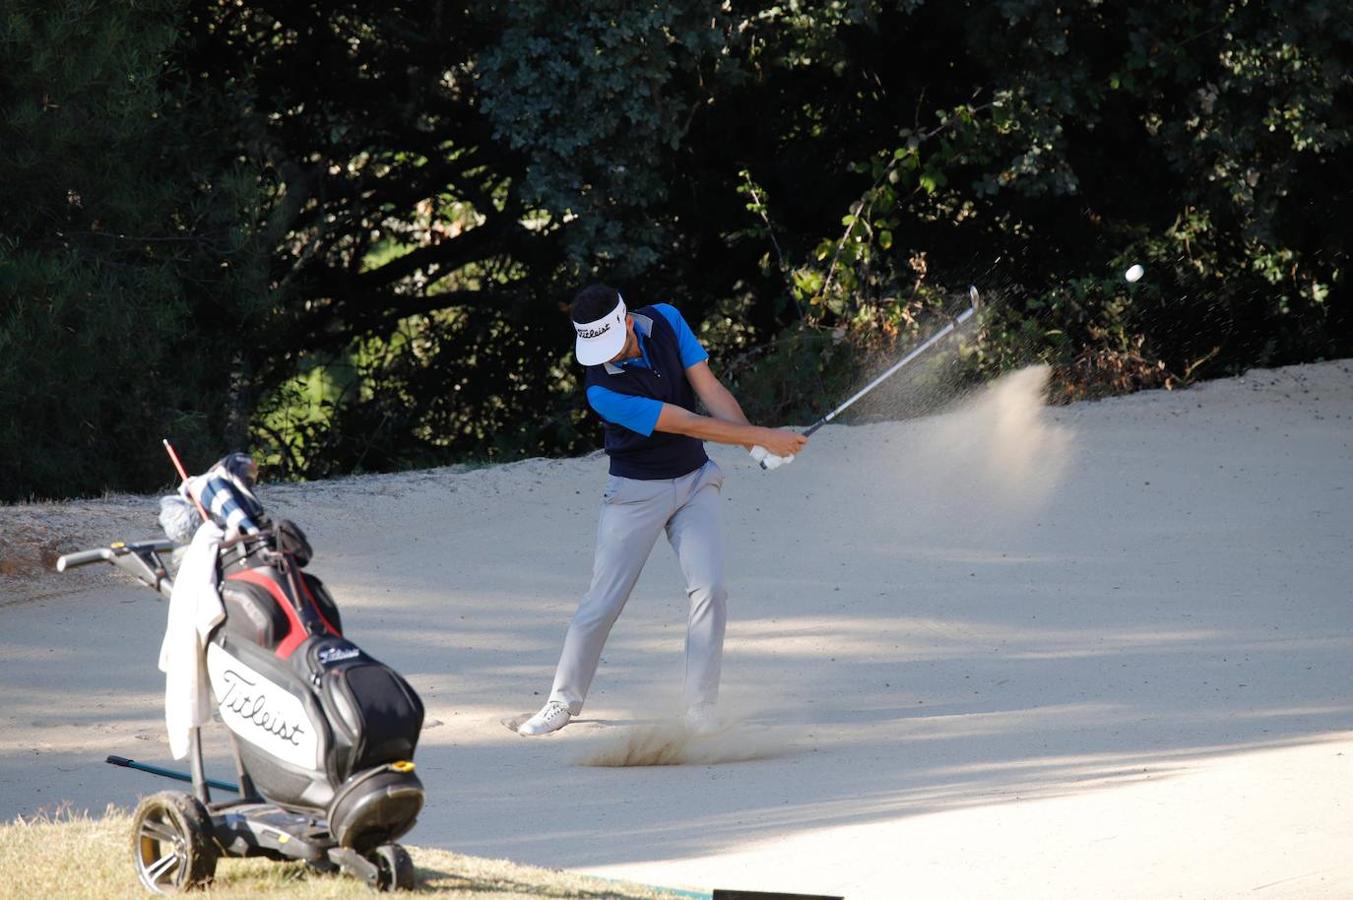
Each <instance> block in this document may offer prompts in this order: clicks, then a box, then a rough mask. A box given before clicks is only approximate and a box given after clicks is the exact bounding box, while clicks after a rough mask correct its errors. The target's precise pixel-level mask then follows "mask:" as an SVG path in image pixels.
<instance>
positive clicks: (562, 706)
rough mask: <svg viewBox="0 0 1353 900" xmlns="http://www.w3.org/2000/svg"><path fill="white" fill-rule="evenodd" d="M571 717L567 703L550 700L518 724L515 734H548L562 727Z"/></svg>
mask: <svg viewBox="0 0 1353 900" xmlns="http://www.w3.org/2000/svg"><path fill="white" fill-rule="evenodd" d="M572 718H573V716H571V715H569V711H568V704H567V703H563V702H561V701H559V700H551V701H550V702H549V703H546V704H545V705H544V706H542V707H541V708H540V712H538V713H536V714H535V715H534V716H532V717H531V718H529V719H527V720H526V721H525V722H522V723H521V724H520V725H518V726H517V734H525V735H537V734H549V733H550V732H552V731H558V730H559V729H560V728H563V727H564V726H565V725H567V724H568V722H569V719H572Z"/></svg>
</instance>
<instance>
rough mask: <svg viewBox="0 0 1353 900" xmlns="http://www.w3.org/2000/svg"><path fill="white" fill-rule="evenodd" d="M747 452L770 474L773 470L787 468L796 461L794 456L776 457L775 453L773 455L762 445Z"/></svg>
mask: <svg viewBox="0 0 1353 900" xmlns="http://www.w3.org/2000/svg"><path fill="white" fill-rule="evenodd" d="M747 452H748V453H750V454H751V455H752V459H754V460H756V461H757V462H759V463H761V468H763V469H765V470H766V471H768V472H769V471H770V470H771V469H778V468H780V467H781V466H787V465H789V464H790V463H792V462H793V461H794V457H793V456H776V455H775V454H774V453H771V452H770V451H769V450H767V449H766V448H765V447H762V446H761V445H760V444H757V445H756V446H755V447H753V448H752V449H750V450H748V451H747Z"/></svg>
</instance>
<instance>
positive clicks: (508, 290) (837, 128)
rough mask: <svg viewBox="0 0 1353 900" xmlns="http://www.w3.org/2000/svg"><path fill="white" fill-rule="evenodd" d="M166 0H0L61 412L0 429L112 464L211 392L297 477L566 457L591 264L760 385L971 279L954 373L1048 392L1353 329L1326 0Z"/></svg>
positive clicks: (788, 395) (1345, 195)
mask: <svg viewBox="0 0 1353 900" xmlns="http://www.w3.org/2000/svg"><path fill="white" fill-rule="evenodd" d="M182 2H183V3H184V4H185V5H184V6H183V10H184V12H183V14H182V15H179V16H176V15H175V10H176V9H177V7H174V6H173V5H169V4H165V5H163V6H160V5H156V4H151V5H150V6H146V5H138V6H137V7H136V10H135V17H136V26H137V27H136V28H133V27H132V15H133V13H132V12H131V11H129V10H125V9H123V8H121V7H116V8H109V9H104V8H102V7H98V6H95V5H89V4H78V3H73V2H68V3H64V4H58V6H57V7H56V8H55V9H54V11H52V12H50V13H49V12H46V11H45V8H44V12H43V13H41V14H39V13H38V12H32V11H30V12H27V13H25V14H22V15H18V16H13V15H11V16H9V17H8V19H7V20H6V22H7V24H6V25H5V28H6V31H5V34H6V35H7V37H6V38H5V40H6V45H5V47H6V55H5V57H4V61H3V62H0V66H3V68H2V69H0V72H2V73H3V79H4V87H5V88H6V92H5V94H4V95H3V99H0V104H4V109H5V110H6V115H5V119H4V120H3V121H2V122H0V128H3V129H5V130H4V132H3V136H4V138H5V143H4V146H3V147H0V167H3V168H0V178H3V184H4V186H5V188H6V189H7V190H8V189H9V188H10V186H11V185H13V186H14V190H15V191H16V192H18V193H15V194H13V195H12V196H14V197H17V198H19V199H20V200H21V201H22V202H20V203H18V204H16V205H17V206H22V207H23V208H24V209H23V211H22V212H21V213H20V214H19V215H18V216H16V217H11V219H10V221H7V222H5V223H3V225H0V228H3V229H4V244H3V245H0V253H3V254H5V255H4V257H3V261H4V262H5V263H6V266H5V269H4V274H3V275H0V278H3V279H5V280H4V282H3V283H4V285H5V291H6V293H5V297H6V298H23V299H22V304H18V305H16V304H15V303H14V301H13V300H10V301H9V302H8V305H7V307H6V309H5V311H4V315H5V316H6V318H5V319H4V320H3V321H4V322H5V326H4V327H5V329H6V330H5V331H3V332H0V334H3V335H5V336H6V337H5V338H4V340H7V341H9V344H8V345H7V346H9V347H13V346H16V345H18V346H21V347H22V348H23V349H22V352H19V353H17V354H16V353H14V352H13V351H11V352H9V353H7V354H6V359H5V362H4V363H0V365H5V366H8V368H7V369H5V370H4V371H5V372H6V373H7V374H6V375H5V376H4V377H5V378H6V379H11V380H8V381H3V382H0V384H3V385H9V384H12V383H15V382H14V381H13V379H15V378H18V377H19V375H17V374H15V373H25V372H27V373H32V372H35V371H38V370H42V371H44V372H49V373H50V374H44V375H43V376H42V377H41V380H40V381H39V382H37V383H41V384H44V385H46V384H51V385H54V386H57V387H56V388H55V389H54V392H55V391H60V390H71V391H73V392H74V393H77V394H79V395H80V402H81V403H83V404H84V405H85V411H83V412H81V413H80V414H79V415H62V416H60V417H57V414H56V413H54V412H53V411H52V409H51V408H50V407H46V406H42V405H41V404H39V403H36V402H33V403H30V404H29V405H28V406H25V407H24V411H23V412H22V414H20V413H18V412H16V413H15V414H13V415H11V416H10V417H9V418H10V422H9V423H5V424H6V427H9V428H10V431H9V432H7V433H8V434H9V435H10V437H8V438H6V440H9V441H10V443H9V444H6V445H5V446H6V447H9V446H17V445H18V444H20V443H22V441H21V440H20V438H19V437H16V435H19V434H20V431H19V430H18V429H23V430H24V433H28V430H29V428H30V426H29V425H26V424H25V425H14V424H12V423H13V422H27V421H30V420H31V421H35V422H42V421H45V420H43V419H42V418H41V417H42V416H47V417H49V418H53V419H54V422H53V424H51V425H50V426H48V425H43V426H41V427H40V429H39V430H40V431H41V433H43V434H46V433H48V432H50V433H51V434H52V435H54V436H55V437H53V438H52V439H51V443H50V445H47V446H44V449H43V452H44V453H45V455H46V456H49V457H51V458H53V459H54V458H56V457H55V456H54V455H53V454H52V453H51V452H50V451H51V449H52V448H72V450H71V452H72V453H73V454H79V455H80V458H81V459H82V460H85V459H86V458H90V459H93V460H94V461H93V463H91V467H92V468H95V469H97V468H98V466H101V465H105V464H104V463H102V462H101V461H100V460H101V459H104V458H106V459H108V460H110V462H108V463H107V464H106V467H105V470H106V471H110V472H111V471H112V470H113V469H114V467H115V466H114V463H113V462H111V460H114V459H116V460H117V463H116V465H117V466H123V465H125V464H126V462H127V460H128V459H130V458H132V457H134V454H133V453H132V452H131V451H130V450H129V449H127V446H126V442H130V441H132V440H133V439H137V440H140V439H142V436H141V435H137V434H135V433H136V432H137V431H138V430H140V429H144V428H145V427H146V425H145V424H144V423H146V422H150V421H153V422H155V423H156V427H157V428H163V427H166V426H165V425H164V424H163V423H164V422H165V421H169V422H171V423H172V422H173V421H174V418H175V416H177V417H178V418H179V419H182V420H183V421H184V422H190V423H196V424H195V425H192V426H191V428H190V427H189V426H188V425H182V426H180V429H181V430H182V429H188V430H190V431H191V432H192V433H193V434H198V435H201V436H202V437H203V439H204V440H210V439H219V438H217V436H219V435H222V434H224V433H225V427H226V426H225V424H224V420H225V410H226V408H227V407H229V408H233V409H237V410H239V411H240V412H241V413H242V414H244V415H246V416H247V418H248V421H249V424H250V435H251V437H252V441H253V448H254V449H256V450H259V451H260V452H261V453H262V454H263V455H265V456H266V457H267V458H268V461H269V462H270V464H271V465H272V467H273V469H274V472H275V473H277V472H280V473H282V474H285V475H293V476H303V477H313V476H319V475H325V474H330V473H336V472H347V471H354V470H358V469H371V470H380V469H390V468H398V467H403V466H409V465H422V464H433V463H440V462H450V461H455V460H458V459H465V458H508V457H512V456H519V455H524V454H541V453H559V452H572V451H577V450H580V449H584V448H587V447H590V446H593V445H594V443H595V441H596V439H597V429H596V427H595V423H594V422H593V421H592V420H591V419H590V418H589V417H588V415H587V414H586V413H585V410H584V407H583V404H582V402H581V398H580V397H579V393H578V391H577V381H578V374H579V373H578V370H577V367H576V365H575V364H574V363H573V360H572V357H571V353H570V346H571V335H572V332H571V329H570V327H569V324H568V321H567V317H566V315H565V312H564V308H565V306H566V303H567V301H568V299H569V298H570V296H571V295H572V294H573V293H574V291H575V290H576V289H577V288H578V287H579V286H580V284H582V283H584V282H586V281H588V280H592V279H603V280H607V281H610V282H611V283H614V284H616V285H617V286H618V287H620V288H621V289H622V291H624V293H625V294H626V296H627V298H629V299H630V300H632V301H638V302H651V301H656V300H670V301H673V302H675V303H677V304H678V305H679V306H681V308H682V309H683V311H684V312H685V313H686V315H687V317H688V318H689V319H690V320H691V321H692V322H693V323H696V324H697V327H698V328H699V329H700V333H701V337H702V338H703V339H704V340H705V341H706V343H707V344H708V345H709V346H710V348H711V349H712V351H713V352H714V355H715V364H716V367H717V368H718V369H719V370H720V371H721V372H723V373H725V374H726V375H728V376H730V377H731V378H733V379H734V380H735V381H736V383H737V388H738V391H739V393H740V395H741V396H743V397H744V399H745V400H746V401H747V403H746V404H745V405H747V406H748V407H749V411H750V412H752V413H753V414H754V415H755V416H757V417H764V418H769V419H774V420H781V421H783V420H785V419H787V418H792V419H798V420H802V419H806V418H808V417H810V416H812V415H814V414H816V413H820V412H822V411H823V410H822V408H821V405H822V404H824V403H828V402H829V401H830V398H831V397H833V396H834V395H837V394H840V393H842V392H843V391H845V389H846V388H847V387H848V386H849V385H850V384H851V382H852V381H854V380H856V379H857V378H858V376H859V372H860V369H861V368H862V367H866V368H867V367H868V366H869V365H870V364H871V361H872V360H873V359H874V358H875V357H876V356H877V355H879V354H882V355H895V353H896V351H897V349H898V347H899V346H901V345H903V344H906V343H909V342H910V341H912V340H913V339H915V338H916V337H917V336H918V335H919V334H920V333H922V332H924V331H926V330H928V329H929V328H930V327H931V326H932V325H933V324H934V323H935V321H936V320H937V319H938V318H939V317H940V316H941V315H942V314H945V313H952V312H954V311H956V309H957V308H959V307H961V306H962V300H961V298H962V297H963V296H965V295H966V288H967V285H968V284H969V283H970V282H973V283H976V284H978V286H979V287H980V288H981V289H982V290H983V292H984V294H985V295H986V297H987V298H988V299H989V300H990V301H992V303H991V306H990V308H989V311H988V313H987V314H986V316H985V318H984V321H983V327H982V330H981V334H980V339H979V341H978V342H977V344H976V349H975V350H974V351H973V352H972V353H971V354H970V355H969V357H968V358H967V367H966V369H965V371H966V372H967V373H968V375H970V376H972V377H978V376H980V375H982V374H984V373H989V372H991V371H998V370H1001V369H1004V368H1008V367H1010V366H1013V365H1018V364H1022V363H1024V362H1027V361H1029V360H1031V359H1033V358H1038V359H1043V360H1047V361H1050V362H1053V363H1054V364H1056V367H1057V373H1058V378H1059V383H1060V384H1061V385H1062V389H1063V391H1064V393H1065V395H1066V396H1068V397H1070V396H1086V395H1098V394H1101V393H1105V392H1111V391H1122V390H1131V389H1134V388H1136V387H1141V386H1147V385H1171V384H1174V383H1176V382H1181V381H1187V380H1189V379H1191V378H1194V377H1199V376H1207V375H1211V374H1221V373H1226V372H1232V371H1236V370H1238V369H1241V368H1244V367H1246V366H1250V365H1272V364H1282V363H1288V362H1295V361H1301V360H1308V359H1313V358H1318V357H1322V356H1332V355H1343V354H1349V353H1353V327H1350V322H1349V311H1348V302H1347V271H1348V256H1349V247H1348V234H1349V229H1348V228H1346V227H1344V222H1346V221H1347V220H1348V219H1349V214H1350V212H1353V210H1351V209H1350V197H1353V191H1350V178H1353V176H1350V174H1349V173H1350V172H1353V165H1351V163H1353V159H1351V158H1350V153H1351V151H1350V128H1351V127H1353V125H1351V124H1350V113H1349V111H1350V110H1351V109H1353V82H1351V80H1350V79H1351V78H1353V75H1351V74H1350V70H1349V63H1348V62H1347V61H1348V60H1349V59H1353V20H1350V17H1349V16H1348V14H1347V11H1346V9H1345V4H1339V3H1335V2H1332V0H1331V2H1325V0H1311V2H1303V3H1291V4H1280V3H1276V2H1251V0H1229V2H1223V0H1204V2H1200V3H1194V4H1179V3H1166V2H1164V0H1147V2H1142V3H1137V4H1130V5H1125V4H1109V3H1102V2H1095V0H1076V2H1069V3H1061V4H1049V3H1042V2H1035V0H1001V2H997V3H978V2H941V0H791V2H784V3H778V4H769V5H766V4H763V5H760V6H755V7H747V6H738V5H734V4H723V5H720V6H717V7H711V6H710V5H709V4H695V3H686V2H677V3H656V2H647V3H637V4H635V3H619V2H615V0H605V2H601V0H598V2H592V3H587V4H572V5H569V4H551V3H547V2H545V0H522V2H513V3H493V2H490V3H482V4H459V5H458V4H450V3H447V2H444V0H417V2H415V0H386V2H377V0H340V2H336V3H335V2H323V3H321V2H319V0H294V2H293V0H287V2H283V0H241V2H235V3H227V4H222V3H218V2H215V0H182ZM11 6H12V4H11ZM18 8H20V9H30V7H26V6H21V7H18ZM31 9H32V10H37V9H38V8H37V7H31ZM93 10H98V13H97V14H95V13H94V12H92V11H93ZM34 23H37V24H36V25H35V24H34ZM25 29H27V30H25ZM82 29H83V30H82ZM67 32H70V33H67ZM76 40H79V41H83V44H84V45H85V46H88V47H90V48H91V49H90V51H89V52H88V53H87V54H84V55H82V56H81V57H80V58H78V59H77V58H68V57H69V56H71V55H63V54H61V53H60V52H59V51H58V50H57V49H56V48H59V47H64V46H69V45H70V44H71V42H72V41H76ZM129 76H130V77H129ZM50 85H65V86H64V87H62V89H61V90H60V91H56V90H52V89H50V87H49V86H50ZM50 97H59V98H60V99H59V100H58V102H56V103H55V104H53V103H50V102H48V100H47V99H45V98H50ZM119 103H121V104H124V105H123V106H119V105H118V104H119ZM128 103H131V104H133V105H134V106H135V110H136V111H135V112H129V111H128V110H129V109H130V107H126V106H125V104H128ZM82 109H83V110H84V111H83V112H80V113H79V115H78V116H76V115H75V112H74V111H77V110H82ZM170 122H172V125H171V124H170ZM109 151H112V152H109ZM72 198H74V199H72ZM117 198H122V199H117ZM7 199H9V196H7ZM96 201H97V203H98V204H99V205H98V207H97V209H96V208H95V206H93V204H94V203H95V202H96ZM115 211H116V216H115V214H114V212H115ZM117 216H120V217H121V218H117ZM110 235H125V236H138V237H139V239H137V240H131V239H129V238H124V237H116V238H114V237H110ZM255 248H257V252H256V249H255ZM259 252H261V253H263V254H265V255H264V256H263V257H262V258H260V256H259V255H258V253H259ZM1131 263H1141V264H1142V265H1144V266H1145V267H1146V270H1147V276H1146V278H1144V279H1143V280H1142V281H1141V282H1138V283H1136V284H1135V285H1132V284H1128V283H1126V282H1125V281H1124V280H1123V278H1122V272H1123V270H1124V269H1125V268H1126V267H1127V266H1128V265H1130V264H1131ZM44 285H45V287H44ZM189 285H190V286H191V289H188V287H186V286H189ZM173 298H179V299H173ZM181 298H187V299H186V300H184V299H181ZM44 303H45V304H46V306H42V305H41V304H44ZM176 304H177V305H176ZM110 307H111V308H112V309H114V310H116V311H117V313H116V314H113V313H110V312H109V308H110ZM16 310H17V311H18V312H15V311H16ZM119 315H121V316H123V318H119ZM87 320H89V321H87ZM222 321H224V322H225V323H226V326H227V330H228V334H227V335H226V336H224V337H223V332H222ZM91 322H93V324H90V323H91ZM118 322H122V323H123V324H122V325H120V326H119V325H118V324H117V323H118ZM119 328H120V329H121V330H120V331H119V330H118V329H119ZM229 329H233V330H229ZM147 330H149V331H151V332H153V335H154V339H153V340H141V341H140V343H139V344H136V350H135V351H134V352H133V351H131V350H125V349H118V348H126V347H130V346H133V343H134V341H133V334H134V332H145V331H147ZM16 335H17V337H16ZM136 336H137V337H143V335H140V334H138V335H136ZM176 341H177V343H176ZM206 341H215V343H214V346H215V347H217V348H219V349H218V351H217V352H215V353H213V354H211V355H210V356H209V357H206V358H204V357H202V356H201V355H200V353H199V355H194V354H193V352H191V351H190V350H187V349H186V348H187V347H196V348H200V347H201V346H202V344H203V343H204V342H206ZM95 346H97V347H98V348H99V349H100V350H102V353H101V354H100V353H95V352H93V351H94V348H95ZM35 347H43V348H46V351H47V355H46V356H42V357H39V356H38V352H37V351H36V350H33V349H32V348H35ZM109 347H112V348H114V349H113V350H112V351H109V350H108V349H107V348H109ZM133 357H134V364H132V359H133ZM82 366H84V367H83V368H82ZM91 366H102V367H103V368H101V369H96V368H90V367H91ZM43 367H47V368H45V369H44V368H43ZM232 379H233V380H232ZM114 387H116V390H114ZM115 394H116V395H120V396H123V397H126V398H128V399H127V400H126V402H127V404H128V405H129V407H130V408H131V409H134V410H136V411H137V416H140V418H135V417H133V418H132V419H127V420H125V421H124V419H125V417H124V419H118V420H117V421H116V422H114V421H111V420H109V419H106V418H98V417H97V416H95V414H94V413H93V412H91V411H90V410H104V409H109V408H112V407H113V406H114V403H113V401H112V400H110V397H111V396H113V395H115ZM12 395H13V392H11V394H10V395H7V396H12ZM25 396H27V395H25ZM193 398H196V399H193ZM3 402H11V403H13V402H16V401H12V400H6V401H3ZM25 402H27V401H25ZM100 415H102V413H100ZM157 416H158V417H159V418H156V417H157ZM77 423H78V424H77ZM84 423H89V424H84ZM118 429H124V431H121V432H120V431H118ZM194 429H195V430H194ZM107 434H125V435H126V442H124V444H123V445H120V446H119V447H118V448H117V449H116V450H115V451H113V450H110V451H109V452H108V453H107V454H103V455H102V456H100V454H95V453H93V448H94V447H96V446H102V445H100V444H98V441H99V440H101V439H102V438H101V437H91V435H94V436H102V435H107ZM219 449H224V448H219ZM16 452H19V451H16ZM146 452H147V453H151V454H152V455H153V451H146ZM147 459H149V457H147ZM146 465H147V467H149V465H150V463H149V462H147V463H146ZM67 468H68V467H67ZM58 469H59V470H61V471H64V469H63V468H62V467H57V469H54V470H53V471H57V470H58ZM24 471H25V473H26V472H27V471H29V469H25V470H24ZM32 471H36V469H33V470H32ZM147 471H149V469H148V468H147ZM137 477H138V478H139V477H141V476H139V475H138V476H137ZM32 483H34V484H36V483H37V482H32ZM43 483H44V484H50V483H51V479H50V478H48V480H47V481H45V482H43ZM106 483H109V482H108V481H107V477H106V476H98V477H95V478H93V479H92V480H91V481H90V482H88V483H85V484H83V485H82V486H81V487H79V488H78V489H79V490H88V489H91V487H93V486H97V485H102V484H106ZM123 483H124V484H130V483H134V482H133V481H131V480H128V481H124V482H123ZM35 489H36V488H32V487H29V488H25V490H35ZM44 490H52V491H58V490H65V489H64V488H44Z"/></svg>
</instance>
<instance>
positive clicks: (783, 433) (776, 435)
mask: <svg viewBox="0 0 1353 900" xmlns="http://www.w3.org/2000/svg"><path fill="white" fill-rule="evenodd" d="M764 432H765V433H764V434H762V435H761V439H760V440H759V441H757V443H758V444H760V445H761V446H762V447H765V448H766V452H767V453H769V454H770V455H771V456H794V455H796V454H797V453H798V452H799V451H800V450H802V449H803V448H804V445H805V444H807V443H808V438H806V437H804V436H803V435H801V434H799V433H798V432H797V431H790V430H789V429H787V428H767V429H764Z"/></svg>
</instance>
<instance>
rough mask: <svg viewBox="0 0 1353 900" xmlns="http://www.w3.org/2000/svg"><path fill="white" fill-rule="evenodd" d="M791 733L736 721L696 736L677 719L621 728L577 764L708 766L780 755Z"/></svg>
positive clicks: (790, 747) (788, 749)
mask: <svg viewBox="0 0 1353 900" xmlns="http://www.w3.org/2000/svg"><path fill="white" fill-rule="evenodd" d="M792 750H793V741H792V740H791V738H790V736H789V735H788V734H787V733H785V732H783V731H777V730H775V729H771V728H759V727H753V726H750V725H746V724H740V723H735V724H732V725H730V726H729V727H727V728H725V729H724V730H722V731H719V732H716V733H714V734H707V735H701V734H695V733H693V732H691V731H690V730H689V729H687V728H686V727H685V726H684V725H682V724H680V723H675V722H672V723H664V724H660V725H638V726H633V727H629V728H625V729H622V730H621V732H620V733H619V734H616V735H612V736H608V737H606V738H604V739H602V740H599V741H597V742H595V743H594V744H592V745H591V746H590V747H588V748H587V750H586V752H584V753H583V754H582V755H581V756H580V757H579V758H578V759H577V764H578V765H580V766H601V767H611V768H618V767H623V766H708V765H714V764H716V763H732V762H747V761H749V760H754V759H770V758H772V757H777V756H785V755H787V754H788V753H790V752H792Z"/></svg>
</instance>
